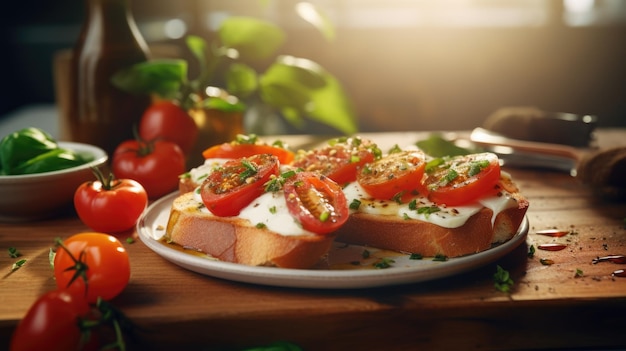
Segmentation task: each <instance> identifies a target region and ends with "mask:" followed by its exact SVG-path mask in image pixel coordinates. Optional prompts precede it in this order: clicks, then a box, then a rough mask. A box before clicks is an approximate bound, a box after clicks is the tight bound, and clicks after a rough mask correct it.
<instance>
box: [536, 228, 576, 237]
mask: <svg viewBox="0 0 626 351" xmlns="http://www.w3.org/2000/svg"><path fill="white" fill-rule="evenodd" d="M569 233H570V232H569V231H565V230H559V229H544V230H538V231H536V232H535V234H539V235H545V236H550V237H553V238H560V237H562V236H566V235H567V234H569Z"/></svg>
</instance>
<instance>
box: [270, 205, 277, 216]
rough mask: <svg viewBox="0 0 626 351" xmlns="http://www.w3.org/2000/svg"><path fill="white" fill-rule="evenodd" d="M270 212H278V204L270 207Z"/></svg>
mask: <svg viewBox="0 0 626 351" xmlns="http://www.w3.org/2000/svg"><path fill="white" fill-rule="evenodd" d="M270 213H271V214H276V206H272V207H270Z"/></svg>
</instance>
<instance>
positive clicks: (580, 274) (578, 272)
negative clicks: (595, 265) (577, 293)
mask: <svg viewBox="0 0 626 351" xmlns="http://www.w3.org/2000/svg"><path fill="white" fill-rule="evenodd" d="M583 275H584V274H583V271H582V270H581V269H579V268H576V273H574V278H581V277H582V276H583Z"/></svg>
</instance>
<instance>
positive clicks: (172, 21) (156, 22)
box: [0, 0, 626, 132]
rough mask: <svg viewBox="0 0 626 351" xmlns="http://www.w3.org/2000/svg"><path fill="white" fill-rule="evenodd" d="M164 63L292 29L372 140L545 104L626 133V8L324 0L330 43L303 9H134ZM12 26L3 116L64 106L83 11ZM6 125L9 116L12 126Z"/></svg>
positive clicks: (275, 4) (30, 7) (225, 5)
mask: <svg viewBox="0 0 626 351" xmlns="http://www.w3.org/2000/svg"><path fill="white" fill-rule="evenodd" d="M130 1H131V7H132V11H133V14H134V17H135V19H136V21H137V24H138V26H139V29H140V31H141V33H142V34H143V36H144V38H145V39H146V40H147V42H148V44H149V45H150V46H151V47H153V48H155V53H156V54H158V55H159V56H171V57H180V56H181V55H186V52H185V50H184V49H183V48H184V42H183V41H182V38H183V37H184V36H185V35H188V34H195V35H200V36H203V37H206V38H207V39H209V38H211V37H212V36H213V35H214V31H215V28H217V26H218V25H219V23H220V21H221V20H222V19H224V18H226V17H227V16H231V15H246V16H255V17H259V18H263V19H267V20H271V21H273V22H274V23H276V24H278V25H279V26H281V27H282V28H283V29H285V30H286V31H287V33H288V39H287V42H286V44H285V46H284V47H283V48H282V50H281V53H284V54H290V55H294V56H299V57H305V58H308V59H311V60H314V61H317V62H318V63H320V64H321V65H322V66H324V67H325V68H326V69H327V70H329V71H330V72H332V73H333V74H334V75H335V76H336V77H338V78H339V80H340V81H341V83H342V84H343V86H344V88H345V89H346V91H347V93H348V95H349V96H350V98H351V99H352V101H353V103H354V106H355V109H356V111H357V115H358V118H359V126H360V130H361V131H365V132H367V131H397V130H442V129H455V130H457V129H470V128H473V127H475V126H477V125H480V124H481V123H482V121H483V120H484V119H485V118H486V117H487V116H488V115H489V114H491V113H492V112H494V111H495V110H496V109H498V108H501V107H505V106H535V107H538V108H541V109H544V110H546V111H558V112H570V113H579V114H593V115H597V116H598V117H599V124H598V126H600V127H606V126H626V69H625V68H624V66H625V63H626V1H622V0H563V1H561V0H506V1H502V0H317V1H315V0H311V1H310V2H311V3H313V4H315V6H317V7H318V8H320V9H321V10H322V11H324V12H325V13H326V14H327V16H328V17H329V18H330V20H331V21H332V22H333V23H334V25H335V27H336V38H335V40H334V41H332V42H328V41H327V40H325V39H324V38H323V37H322V36H321V35H320V33H319V32H318V31H317V30H315V29H314V28H313V26H311V25H310V24H309V23H307V22H306V21H303V20H302V18H300V17H299V16H298V15H297V14H296V12H295V10H294V8H295V6H296V4H298V3H299V2H300V1H295V0H264V1H259V0H236V1H233V0H178V1H171V0H130ZM12 5H13V6H14V7H15V10H14V11H7V10H4V11H2V13H1V14H0V16H1V17H2V18H0V40H1V41H2V44H3V50H2V55H0V57H1V59H0V60H1V61H0V63H1V69H2V84H0V86H1V88H0V89H2V91H0V116H5V115H7V114H12V113H13V114H14V113H16V111H18V112H19V111H21V110H22V109H24V108H28V107H29V106H42V105H43V106H52V105H53V104H54V89H53V86H54V84H53V80H52V60H53V57H54V54H55V52H58V51H59V50H61V49H65V48H71V47H72V45H73V44H74V42H75V41H76V39H77V37H78V32H79V30H80V27H81V24H82V21H83V18H84V9H85V1H84V0H55V1H50V0H21V1H18V2H13V3H12ZM0 118H2V117H0Z"/></svg>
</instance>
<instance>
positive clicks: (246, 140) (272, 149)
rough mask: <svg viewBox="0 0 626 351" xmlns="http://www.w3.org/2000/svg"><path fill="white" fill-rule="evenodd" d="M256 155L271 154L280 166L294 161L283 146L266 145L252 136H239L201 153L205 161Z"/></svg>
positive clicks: (292, 154)
mask: <svg viewBox="0 0 626 351" xmlns="http://www.w3.org/2000/svg"><path fill="white" fill-rule="evenodd" d="M258 154H272V155H274V156H276V157H278V161H279V162H280V163H281V164H289V163H291V162H292V161H293V159H294V153H293V152H292V151H291V150H288V149H287V148H285V147H284V146H283V144H282V143H281V142H279V141H277V142H275V143H273V144H271V145H270V144H267V143H264V142H262V141H261V140H259V138H258V137H257V136H256V135H254V134H251V135H239V136H237V138H236V139H235V140H233V141H232V142H230V143H223V144H219V145H214V146H211V147H209V148H208V149H206V150H204V151H203V152H202V156H204V158H205V159H209V158H242V157H250V156H252V155H258Z"/></svg>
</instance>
